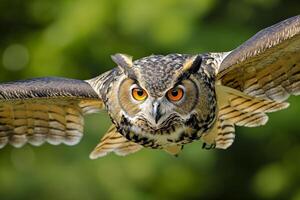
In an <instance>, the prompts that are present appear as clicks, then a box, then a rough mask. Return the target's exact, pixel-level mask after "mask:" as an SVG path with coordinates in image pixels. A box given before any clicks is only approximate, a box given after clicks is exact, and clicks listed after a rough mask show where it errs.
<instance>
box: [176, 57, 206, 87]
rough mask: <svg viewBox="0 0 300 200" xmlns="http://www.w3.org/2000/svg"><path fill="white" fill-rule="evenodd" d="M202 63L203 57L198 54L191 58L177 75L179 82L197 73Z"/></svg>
mask: <svg viewBox="0 0 300 200" xmlns="http://www.w3.org/2000/svg"><path fill="white" fill-rule="evenodd" d="M201 63H202V57H201V56H199V55H197V56H193V57H191V58H189V59H188V60H187V61H186V62H185V63H184V64H183V67H182V69H181V70H180V71H179V73H178V76H177V82H179V81H182V80H183V79H187V78H189V77H190V75H191V74H194V73H197V72H198V71H199V68H200V66H201Z"/></svg>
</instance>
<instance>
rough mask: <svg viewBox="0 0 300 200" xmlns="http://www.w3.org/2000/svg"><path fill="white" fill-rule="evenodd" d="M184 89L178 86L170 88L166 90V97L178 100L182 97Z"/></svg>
mask: <svg viewBox="0 0 300 200" xmlns="http://www.w3.org/2000/svg"><path fill="white" fill-rule="evenodd" d="M183 94H184V91H183V89H182V88H180V87H176V88H172V89H171V90H169V91H168V93H167V97H168V99H169V100H170V101H179V100H180V99H182V97H183Z"/></svg>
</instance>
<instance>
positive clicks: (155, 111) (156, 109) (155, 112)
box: [152, 102, 162, 124]
mask: <svg viewBox="0 0 300 200" xmlns="http://www.w3.org/2000/svg"><path fill="white" fill-rule="evenodd" d="M152 116H153V118H154V120H155V123H156V124H157V122H158V121H159V119H160V118H161V116H162V115H161V111H160V103H158V102H154V103H153V104H152Z"/></svg>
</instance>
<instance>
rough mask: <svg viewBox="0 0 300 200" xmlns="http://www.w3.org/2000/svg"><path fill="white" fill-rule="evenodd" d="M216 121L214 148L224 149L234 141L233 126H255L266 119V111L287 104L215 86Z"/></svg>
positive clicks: (264, 122)
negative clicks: (217, 108) (217, 107)
mask: <svg viewBox="0 0 300 200" xmlns="http://www.w3.org/2000/svg"><path fill="white" fill-rule="evenodd" d="M216 89H217V94H218V95H217V96H218V105H219V112H218V121H217V122H216V125H215V126H216V127H217V129H216V130H217V136H216V138H215V143H216V144H215V145H216V148H220V149H226V148H228V147H229V146H231V144H232V143H233V141H234V138H235V134H234V132H235V129H234V126H235V125H237V126H245V127H256V126H261V125H265V124H266V123H267V121H268V116H267V115H266V113H270V112H275V111H279V110H282V109H285V108H287V107H288V106H289V104H288V103H287V102H277V101H272V100H266V99H262V98H255V97H251V96H248V95H245V94H243V93H242V92H240V91H237V90H235V89H232V88H228V87H226V86H220V85H219V86H217V87H216Z"/></svg>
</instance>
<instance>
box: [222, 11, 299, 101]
mask: <svg viewBox="0 0 300 200" xmlns="http://www.w3.org/2000/svg"><path fill="white" fill-rule="evenodd" d="M217 78H218V79H219V80H220V81H221V84H222V85H225V86H228V87H231V88H234V89H237V90H240V91H242V92H244V93H246V94H248V95H250V96H254V97H260V98H264V99H268V100H274V101H284V100H286V99H287V98H288V97H289V95H291V94H292V95H298V94H300V16H299V15H298V16H295V17H292V18H289V19H287V20H285V21H282V22H279V23H278V24H275V25H273V26H271V27H269V28H266V29H264V30H262V31H260V32H258V33H257V34H256V35H254V36H253V37H252V38H250V39H249V40H248V41H246V42H245V43H244V44H242V45H241V46H239V47H238V48H236V49H235V50H233V51H232V52H230V53H229V54H228V55H227V56H226V57H225V59H224V60H223V62H222V63H221V65H220V68H219V73H218V75H217Z"/></svg>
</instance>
